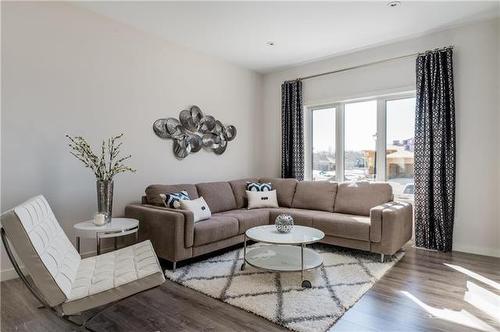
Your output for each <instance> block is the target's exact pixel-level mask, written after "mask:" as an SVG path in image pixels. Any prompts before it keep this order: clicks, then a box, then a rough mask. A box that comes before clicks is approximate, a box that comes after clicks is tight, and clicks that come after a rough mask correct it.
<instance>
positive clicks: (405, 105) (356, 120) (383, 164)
mask: <svg viewBox="0 0 500 332" xmlns="http://www.w3.org/2000/svg"><path fill="white" fill-rule="evenodd" d="M310 110H311V113H310V121H311V122H310V127H309V128H310V129H311V131H312V133H311V134H310V135H308V136H310V138H309V139H310V141H309V142H310V144H309V145H308V146H309V148H310V149H311V151H309V153H308V155H309V156H311V159H310V160H309V161H308V160H307V157H306V163H307V164H308V165H309V166H308V168H307V169H308V170H309V171H310V178H311V179H312V180H315V181H318V180H330V181H333V180H337V181H342V180H346V181H363V180H364V181H375V180H376V181H387V182H388V183H389V184H391V186H392V187H393V190H394V196H395V199H398V200H409V201H412V200H413V192H414V180H413V174H414V157H413V151H414V127H415V94H414V93H405V94H399V95H390V96H383V97H376V98H371V99H364V100H360V101H348V102H339V103H334V104H330V105H324V106H321V107H316V108H310Z"/></svg>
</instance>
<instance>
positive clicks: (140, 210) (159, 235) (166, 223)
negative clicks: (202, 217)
mask: <svg viewBox="0 0 500 332" xmlns="http://www.w3.org/2000/svg"><path fill="white" fill-rule="evenodd" d="M125 216H126V217H129V218H135V219H137V220H139V239H140V240H141V241H142V240H151V243H152V244H153V247H154V248H155V250H156V252H157V254H158V256H159V257H162V258H165V259H167V260H170V261H178V260H181V259H184V258H187V257H184V256H186V248H190V247H192V246H193V242H194V221H193V220H194V219H193V213H192V212H191V211H187V210H177V209H170V208H165V207H160V206H155V205H149V204H130V205H127V206H126V207H125ZM188 256H189V255H188Z"/></svg>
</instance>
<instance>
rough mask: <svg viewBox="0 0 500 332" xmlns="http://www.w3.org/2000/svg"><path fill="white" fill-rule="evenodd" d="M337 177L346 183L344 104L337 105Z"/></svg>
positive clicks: (339, 180)
mask: <svg viewBox="0 0 500 332" xmlns="http://www.w3.org/2000/svg"><path fill="white" fill-rule="evenodd" d="M335 110H336V114H335V120H336V123H335V176H336V179H337V181H338V182H341V181H344V104H342V103H339V104H336V105H335Z"/></svg>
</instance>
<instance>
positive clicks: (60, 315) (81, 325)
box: [0, 227, 158, 332]
mask: <svg viewBox="0 0 500 332" xmlns="http://www.w3.org/2000/svg"><path fill="white" fill-rule="evenodd" d="M0 232H1V236H2V242H3V245H4V247H5V251H6V252H7V256H8V257H9V260H10V262H11V263H12V266H13V267H14V270H15V271H16V273H17V274H18V275H19V278H20V279H21V280H22V282H23V283H24V285H25V286H26V287H27V288H28V290H29V291H30V292H31V294H33V296H34V297H35V298H36V299H37V300H38V301H39V302H40V303H41V304H42V305H41V306H39V307H38V308H39V309H44V308H45V309H48V310H49V311H50V312H52V313H53V314H54V315H56V316H57V317H58V318H61V319H63V320H64V321H66V322H68V323H70V324H71V325H73V326H74V327H76V328H78V329H80V330H83V331H91V332H94V331H95V330H93V329H91V328H89V327H88V326H87V323H88V322H90V321H91V320H92V319H93V318H95V317H96V316H97V315H99V314H101V313H102V312H103V311H105V310H106V309H109V308H111V307H112V306H114V305H116V304H117V303H119V302H121V301H123V300H125V299H127V298H129V297H132V296H134V295H137V294H140V293H143V292H145V291H146V290H144V291H142V292H139V293H135V294H132V295H130V296H127V297H124V298H122V299H120V300H118V301H115V302H112V303H109V304H108V305H105V306H104V307H103V308H102V309H101V310H98V311H96V312H94V313H92V314H91V315H90V316H89V317H87V318H86V319H83V314H82V313H80V314H79V315H65V314H64V313H63V312H61V311H59V310H57V309H56V308H54V307H51V306H50V305H49V304H48V303H47V301H45V299H44V298H43V296H42V295H41V292H40V291H39V290H38V288H37V287H36V286H35V285H34V284H33V283H32V282H30V281H29V280H28V278H27V277H26V275H25V274H24V272H23V271H22V269H21V267H20V266H19V264H18V262H17V260H16V258H15V256H14V254H13V252H12V249H11V248H10V245H9V239H8V238H7V234H6V233H5V230H4V229H3V227H2V228H0ZM157 287H158V286H157ZM155 288H156V287H155ZM150 289H152V288H150ZM147 290H149V289H147ZM90 310H94V309H90ZM90 310H88V311H90ZM71 317H81V319H82V322H81V323H78V322H75V321H74V320H72V319H71Z"/></svg>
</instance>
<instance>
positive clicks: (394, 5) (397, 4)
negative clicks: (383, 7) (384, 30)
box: [387, 1, 401, 7]
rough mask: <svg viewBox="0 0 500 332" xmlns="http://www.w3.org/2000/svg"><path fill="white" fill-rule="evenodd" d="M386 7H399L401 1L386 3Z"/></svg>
mask: <svg viewBox="0 0 500 332" xmlns="http://www.w3.org/2000/svg"><path fill="white" fill-rule="evenodd" d="M387 6H388V7H398V6H401V1H389V2H388V3H387Z"/></svg>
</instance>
